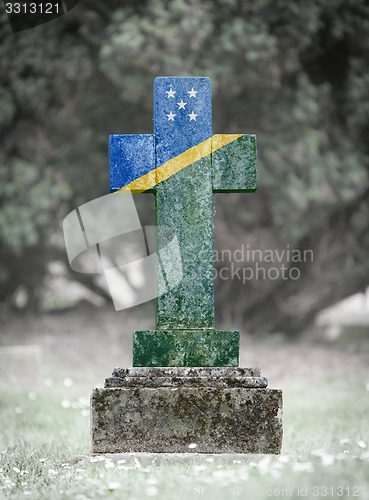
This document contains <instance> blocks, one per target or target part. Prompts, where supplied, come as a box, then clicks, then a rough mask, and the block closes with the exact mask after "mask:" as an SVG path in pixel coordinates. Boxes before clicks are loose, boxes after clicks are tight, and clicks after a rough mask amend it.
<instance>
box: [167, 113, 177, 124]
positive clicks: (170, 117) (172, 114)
mask: <svg viewBox="0 0 369 500" xmlns="http://www.w3.org/2000/svg"><path fill="white" fill-rule="evenodd" d="M175 116H176V115H175V114H174V113H172V112H170V113H169V115H167V117H168V122H169V121H172V122H174V117H175Z"/></svg>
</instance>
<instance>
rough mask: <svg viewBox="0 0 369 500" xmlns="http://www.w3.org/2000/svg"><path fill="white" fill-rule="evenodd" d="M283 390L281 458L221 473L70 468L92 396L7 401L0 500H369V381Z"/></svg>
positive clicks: (66, 390) (13, 395)
mask: <svg viewBox="0 0 369 500" xmlns="http://www.w3.org/2000/svg"><path fill="white" fill-rule="evenodd" d="M282 388H283V390H284V407H285V412H284V445H283V453H282V456H281V457H280V458H279V459H270V458H269V457H262V458H256V459H255V460H254V461H253V462H251V463H249V464H247V465H245V464H242V463H231V464H229V465H224V464H223V465H222V464H219V463H217V460H216V459H215V460H213V461H212V458H211V457H207V458H206V457H205V458H204V460H203V461H202V463H197V464H195V465H155V464H150V465H149V466H148V465H147V464H141V463H140V462H139V460H138V461H135V462H134V464H125V463H124V462H120V463H113V462H111V461H110V460H101V461H99V462H96V461H93V462H90V461H89V460H88V461H87V462H84V463H82V464H77V465H71V464H70V459H71V457H73V456H74V455H77V454H85V453H88V452H89V415H88V397H89V392H90V387H86V386H75V385H73V386H72V387H64V386H62V385H60V387H59V386H57V387H52V388H49V387H45V388H44V389H40V390H38V391H34V392H29V391H4V390H2V391H1V393H0V498H24V497H27V496H29V497H30V498H32V499H39V498H40V499H50V500H57V499H64V498H68V499H69V498H71V499H75V500H83V499H87V498H104V499H105V498H109V499H110V498H111V499H139V498H149V497H157V498H160V499H172V498H201V499H214V498H222V499H223V498H224V499H231V498H252V499H259V498H270V497H273V498H274V497H289V498H301V497H306V498H320V497H328V498H360V499H363V498H369V425H368V415H369V392H368V390H367V388H366V381H363V380H358V379H357V380H355V379H351V380H347V379H346V378H344V377H342V378H340V379H338V378H333V379H326V380H324V382H321V383H320V384H317V383H315V385H314V386H309V384H308V383H307V382H306V381H305V382H298V381H296V382H294V383H291V384H289V385H286V384H285V385H284V386H282Z"/></svg>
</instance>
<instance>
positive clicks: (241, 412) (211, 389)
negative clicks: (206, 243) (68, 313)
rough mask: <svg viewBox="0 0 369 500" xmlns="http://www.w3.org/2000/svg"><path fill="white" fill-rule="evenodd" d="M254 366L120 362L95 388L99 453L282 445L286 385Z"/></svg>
mask: <svg viewBox="0 0 369 500" xmlns="http://www.w3.org/2000/svg"><path fill="white" fill-rule="evenodd" d="M266 386H267V380H266V379H265V378H264V377H261V376H260V371H259V370H258V369H252V368H216V367H213V368H204V367H203V368H158V367H157V368H138V367H136V368H128V369H127V368H126V369H121V368H118V369H116V370H114V372H113V377H111V378H108V379H107V380H106V383H105V388H103V389H95V390H94V391H93V393H92V396H91V415H92V421H91V433H92V451H93V452H94V453H119V452H120V453H122V452H151V453H156V452H159V453H186V452H188V451H189V450H190V449H191V448H189V445H190V444H196V448H194V451H196V452H197V453H274V454H276V453H279V452H280V449H281V445H282V392H281V391H280V390H274V389H267V388H266Z"/></svg>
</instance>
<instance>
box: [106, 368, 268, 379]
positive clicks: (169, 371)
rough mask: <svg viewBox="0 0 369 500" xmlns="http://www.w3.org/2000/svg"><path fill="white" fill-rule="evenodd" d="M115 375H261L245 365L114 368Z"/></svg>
mask: <svg viewBox="0 0 369 500" xmlns="http://www.w3.org/2000/svg"><path fill="white" fill-rule="evenodd" d="M112 375H113V377H127V376H130V377H260V368H244V367H240V366H237V367H229V366H225V367H207V366H196V367H140V366H137V367H129V368H114V371H113V373H112Z"/></svg>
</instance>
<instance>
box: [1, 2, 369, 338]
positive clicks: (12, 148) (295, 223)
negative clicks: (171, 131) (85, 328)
mask: <svg viewBox="0 0 369 500" xmlns="http://www.w3.org/2000/svg"><path fill="white" fill-rule="evenodd" d="M368 33H369V7H368V6H367V4H366V2H365V1H364V0H356V1H355V2H353V1H351V0H311V1H308V2H290V1H288V0H278V1H277V2H275V1H272V0H258V1H257V2H245V1H241V0H201V1H200V0H151V1H143V0H141V1H138V2H137V1H133V0H132V1H126V2H123V3H122V2H118V1H113V0H109V1H107V2H104V4H103V5H97V3H96V2H92V1H89V0H85V1H84V2H83V1H81V2H80V3H79V4H78V6H77V7H75V8H74V9H73V10H72V11H71V12H69V13H68V14H67V15H65V16H64V17H62V18H59V19H58V20H56V21H53V22H51V23H48V24H45V25H42V26H40V27H37V28H33V29H31V30H28V31H25V32H21V33H17V34H14V35H13V34H11V33H10V29H9V26H8V25H7V20H6V18H5V15H3V16H2V18H1V31H0V36H1V39H2V43H1V46H0V61H1V63H0V64H1V67H0V74H1V76H0V80H1V90H0V128H1V140H2V147H1V152H0V161H1V167H0V168H1V170H0V179H1V185H0V196H1V212H0V243H1V248H0V256H1V268H0V292H1V294H0V295H1V297H0V300H3V301H4V300H6V298H7V297H11V295H12V294H13V293H14V291H15V290H16V288H17V287H18V286H19V285H20V284H23V285H24V286H26V288H27V289H28V290H29V293H30V296H31V297H34V298H35V302H37V300H36V299H37V290H38V289H39V287H40V286H41V285H42V279H41V278H42V276H44V275H45V273H47V262H48V261H50V260H53V259H62V258H63V257H62V256H61V254H60V248H59V247H58V246H57V245H55V244H53V237H52V236H53V234H54V233H55V232H57V231H58V221H60V220H61V218H62V216H63V215H64V214H65V213H66V212H67V211H68V210H69V209H71V208H74V207H75V206H77V205H78V204H81V203H83V202H85V201H87V200H90V199H93V198H95V197H97V196H101V195H103V194H105V193H107V191H108V168H107V164H108V163H107V137H108V135H109V133H144V132H146V133H150V132H151V130H152V82H153V79H154V77H155V76H157V75H208V76H210V77H211V78H212V86H213V115H214V116H213V122H214V130H213V132H214V133H237V132H250V133H256V134H257V136H258V144H259V157H258V162H259V163H258V166H259V190H258V192H257V194H255V195H247V196H246V195H217V196H216V209H217V215H216V244H217V246H218V247H219V248H222V247H223V248H230V249H237V248H238V247H240V245H241V244H244V245H249V247H250V248H264V249H265V248H272V249H273V248H274V249H283V248H285V247H286V245H289V246H290V247H291V248H295V249H300V250H303V249H312V250H313V251H314V263H313V264H311V263H310V264H307V263H303V262H301V263H297V264H296V263H293V264H292V263H288V265H290V266H296V265H297V267H298V268H299V270H300V271H301V279H300V280H298V281H293V280H283V279H278V280H270V279H269V280H255V279H254V280H248V282H247V283H246V284H244V283H242V282H241V281H240V280H238V279H235V280H229V281H219V280H218V281H217V295H216V298H217V312H218V319H220V320H223V322H226V321H230V322H233V323H234V322H238V324H239V323H241V324H240V325H239V326H241V325H243V326H244V328H246V329H247V330H249V331H250V332H253V331H259V330H263V331H264V330H270V331H275V330H283V331H287V332H294V331H296V330H297V329H299V328H301V327H303V326H305V325H306V324H307V322H308V321H310V320H311V318H312V317H313V315H314V314H315V313H316V312H317V311H318V310H319V309H320V308H321V307H323V306H325V305H328V304H330V303H332V302H334V301H336V300H338V299H339V298H342V297H344V296H346V295H348V294H350V293H352V292H355V291H357V290H360V289H361V288H362V287H364V286H365V285H367V283H368V281H369V265H368V264H367V261H366V255H367V253H368V247H369V240H368V234H369V233H368V210H369V207H368V194H369V178H368V169H369V147H368V141H367V137H368V135H369V64H368V58H369V55H368V54H369V50H368V49H369V37H368ZM30 256H33V257H32V259H30ZM31 263H32V266H33V267H32V272H31V271H30V265H31ZM222 265H224V263H222V262H219V263H217V266H218V267H221V266H222ZM242 265H243V266H247V265H248V264H247V263H246V262H245V263H243V264H242ZM31 302H32V301H31Z"/></svg>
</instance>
